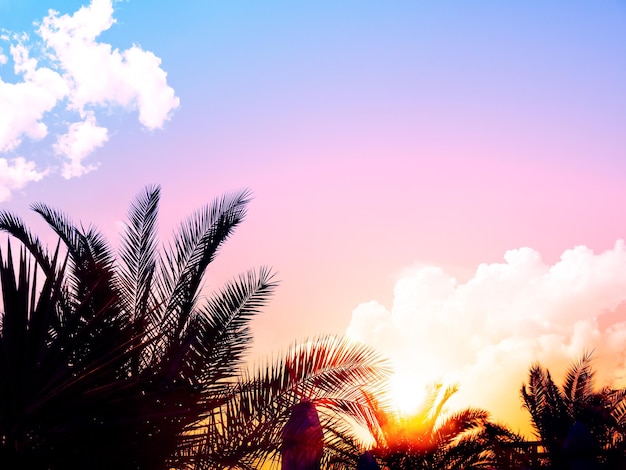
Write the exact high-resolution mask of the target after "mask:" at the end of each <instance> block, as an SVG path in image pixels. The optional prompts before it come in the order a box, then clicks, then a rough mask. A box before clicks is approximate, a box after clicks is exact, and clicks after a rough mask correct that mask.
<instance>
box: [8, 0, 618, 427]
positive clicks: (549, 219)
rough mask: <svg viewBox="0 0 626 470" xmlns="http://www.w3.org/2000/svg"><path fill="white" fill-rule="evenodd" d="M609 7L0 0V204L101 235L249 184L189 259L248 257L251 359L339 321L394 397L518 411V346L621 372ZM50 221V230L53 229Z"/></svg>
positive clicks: (219, 263)
mask: <svg viewBox="0 0 626 470" xmlns="http://www.w3.org/2000/svg"><path fill="white" fill-rule="evenodd" d="M625 131H626V3H624V2H623V1H618V0H606V1H603V2H597V1H594V0H575V1H565V0H562V1H557V0H551V1H545V0H542V1H539V0H525V1H523V2H522V1H511V2H499V1H487V0H471V1H460V0H442V1H438V2H429V1H425V0H410V1H408V0H398V1H394V2H381V1H371V0H359V1H357V0H346V1H344V2H334V1H326V0H322V1H316V2H288V1H275V0H268V1H265V2H256V1H240V0H234V1H231V2H215V1H212V2H193V1H189V0H181V1H178V2H151V3H150V5H149V6H148V4H147V3H146V2H141V1H138V0H128V1H114V2H111V0H92V1H91V3H87V1H86V0H85V1H80V0H77V1H60V0H59V1H57V0H47V1H29V0H0V209H1V210H10V211H13V212H16V213H18V214H19V215H21V216H22V217H24V218H25V219H26V220H27V221H28V222H29V223H31V224H32V225H33V227H35V228H36V229H37V230H43V229H44V228H43V226H42V225H41V223H40V222H39V221H38V220H37V219H36V218H35V217H34V216H33V215H32V214H30V213H29V212H30V211H29V206H30V205H31V204H32V203H34V202H39V201H43V202H46V203H47V204H49V205H51V206H53V207H57V208H59V209H62V210H63V211H65V212H67V213H68V214H70V215H71V216H72V218H73V219H74V220H76V221H82V222H84V223H94V224H95V225H97V226H98V227H100V228H101V230H102V231H103V232H104V233H105V234H107V236H108V237H109V238H110V239H111V241H112V243H113V244H115V243H116V241H117V239H118V236H119V231H120V227H121V221H122V220H123V219H124V217H125V214H126V211H127V208H128V204H129V203H130V201H131V200H132V199H133V198H134V196H135V195H136V194H137V193H138V192H139V191H140V190H141V188H143V187H144V186H145V185H147V184H152V183H156V184H160V185H161V187H162V191H163V194H162V206H161V222H160V227H161V234H162V239H163V241H166V240H167V239H168V237H169V235H170V233H171V231H172V229H173V228H174V227H175V226H176V224H177V223H178V222H179V221H180V220H182V219H183V218H184V217H185V216H186V215H187V214H190V213H191V212H192V211H193V210H195V209H196V208H197V207H199V206H201V205H203V204H205V203H207V202H210V201H211V200H213V198H215V197H217V196H219V195H220V194H222V193H224V192H228V191H233V190H239V189H243V188H249V189H250V190H251V191H252V192H253V194H254V200H253V201H252V202H251V204H250V206H249V214H248V217H247V219H246V221H245V223H244V224H243V225H242V226H241V227H240V228H239V229H238V230H237V233H236V234H235V236H234V237H233V238H232V239H230V240H229V242H228V243H227V244H226V245H225V246H224V247H223V249H222V251H221V253H220V256H219V257H218V259H217V260H216V262H215V265H214V267H213V270H212V271H211V272H210V273H209V275H208V277H207V289H211V288H217V287H219V285H220V284H221V283H222V282H224V280H226V279H229V278H231V277H233V276H235V275H237V274H238V273H239V272H242V271H245V270H247V269H248V268H250V267H255V266H261V265H270V266H272V267H273V268H274V269H275V271H276V272H277V273H278V277H279V279H280V280H281V285H280V287H279V289H278V291H277V293H276V295H275V297H274V298H273V300H272V301H271V303H270V304H269V305H268V307H267V308H266V309H265V310H264V311H263V313H262V314H261V315H259V317H258V318H257V319H255V320H254V323H253V328H254V333H255V343H254V348H253V355H252V357H253V358H257V357H263V356H265V355H267V354H270V353H277V352H278V351H280V350H284V349H285V348H286V347H287V346H288V345H289V344H291V343H292V342H294V341H296V340H303V339H306V338H310V337H313V336H316V335H319V334H324V333H336V334H347V335H348V336H350V337H352V338H354V339H356V340H360V341H364V342H366V343H367V344H370V345H371V346H373V347H375V348H377V349H378V350H379V351H380V352H381V353H382V354H384V355H386V356H388V357H390V359H391V360H392V362H393V363H394V365H395V367H396V369H397V376H396V378H395V379H394V380H395V381H396V382H397V383H398V384H404V385H402V386H401V387H400V388H403V390H404V391H407V390H410V391H411V393H409V396H408V397H404V399H405V400H408V404H406V405H405V406H407V407H408V408H410V407H411V404H412V403H413V404H414V403H416V401H417V400H418V399H419V397H420V396H421V394H422V392H420V390H423V387H424V385H427V384H429V383H432V382H434V381H436V380H442V381H444V382H457V383H459V385H460V391H459V393H457V395H456V397H455V399H454V400H455V401H454V402H453V403H452V405H453V406H458V407H461V406H479V407H483V408H486V409H488V410H490V411H491V412H492V414H493V416H494V418H496V419H497V420H500V421H503V422H506V423H509V424H511V425H512V426H513V427H514V428H515V427H519V428H520V429H523V428H524V427H525V426H526V427H527V424H524V422H527V421H528V418H527V416H526V415H525V414H524V411H523V410H522V409H521V402H520V398H519V389H520V387H521V384H522V383H523V381H524V380H525V379H526V377H527V372H528V369H529V367H530V365H531V364H532V363H533V362H534V361H539V362H541V364H543V365H544V366H546V367H549V368H550V370H551V371H553V372H554V374H553V375H554V376H555V378H556V379H557V382H558V381H560V379H561V378H562V374H563V371H564V370H565V368H566V367H567V366H568V365H569V364H570V363H572V361H575V360H577V359H578V358H580V357H581V355H582V354H583V353H584V352H585V351H590V350H593V351H594V356H595V361H596V362H595V365H596V370H597V371H598V384H599V385H604V384H619V383H626V355H625V351H626V348H625V345H626V303H625V301H626V248H625V246H624V242H623V241H622V239H624V237H626V211H624V208H623V206H624V201H626V150H625V149H626V145H625V144H626V132H625ZM50 240H51V241H52V240H53V239H52V238H50Z"/></svg>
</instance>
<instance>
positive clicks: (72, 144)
mask: <svg viewBox="0 0 626 470" xmlns="http://www.w3.org/2000/svg"><path fill="white" fill-rule="evenodd" d="M107 140H109V137H108V131H107V129H106V127H100V126H98V125H97V124H96V118H95V117H94V115H93V113H87V115H86V117H85V120H84V121H82V122H74V123H72V124H71V125H70V127H69V130H68V132H67V134H64V135H62V136H60V137H59V139H58V140H57V142H56V143H55V144H54V146H53V147H54V151H55V152H56V153H57V154H58V155H61V156H63V157H65V158H66V160H67V161H65V162H64V164H63V170H62V172H61V174H62V175H63V177H64V178H65V179H70V178H74V177H77V176H82V175H84V174H85V173H89V172H90V171H92V170H95V169H96V168H97V166H96V165H87V166H85V165H83V160H84V159H85V158H86V157H87V156H88V155H89V154H91V152H93V151H94V150H95V149H97V148H99V147H102V146H103V145H104V143H105V142H106V141H107Z"/></svg>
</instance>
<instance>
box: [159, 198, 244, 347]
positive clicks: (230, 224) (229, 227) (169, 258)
mask: <svg viewBox="0 0 626 470" xmlns="http://www.w3.org/2000/svg"><path fill="white" fill-rule="evenodd" d="M249 201H250V193H249V192H248V191H241V192H238V193H234V194H230V195H224V196H222V197H221V198H218V199H216V200H215V201H214V202H213V203H212V204H210V205H207V206H205V207H203V208H201V209H199V210H198V211H196V212H195V213H194V214H192V215H191V216H190V217H189V218H188V219H187V220H186V221H184V222H183V223H182V224H181V226H180V228H179V230H178V232H177V233H176V234H175V236H174V241H173V242H172V243H171V244H170V245H169V246H168V247H167V248H166V250H165V253H164V257H163V262H162V263H161V264H160V279H161V281H162V283H161V285H160V296H161V298H162V299H165V301H166V303H165V309H164V312H163V315H164V316H163V321H165V322H167V323H171V324H172V325H173V327H172V328H171V329H172V331H173V332H174V334H175V335H176V334H180V333H181V331H182V328H183V326H184V324H185V323H186V322H187V319H188V317H187V313H188V312H191V311H193V306H194V303H195V299H196V295H197V293H198V289H199V287H200V283H201V281H202V278H203V276H204V273H205V271H206V269H207V267H208V265H209V263H211V261H213V259H214V257H215V255H216V254H217V251H218V249H219V247H220V246H221V245H222V244H223V243H224V242H225V241H226V240H227V239H228V237H229V236H230V234H231V233H232V232H233V230H234V229H235V227H236V226H237V225H239V224H240V223H241V221H242V220H243V218H244V217H245V214H246V205H247V203H248V202H249Z"/></svg>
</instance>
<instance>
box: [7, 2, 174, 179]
mask: <svg viewBox="0 0 626 470" xmlns="http://www.w3.org/2000/svg"><path fill="white" fill-rule="evenodd" d="M113 13H114V11H113V4H112V2H111V0H92V1H91V3H90V4H89V5H88V6H83V7H81V8H80V9H79V10H78V11H76V12H75V13H74V14H72V15H68V14H63V15H61V14H60V13H58V12H55V11H52V10H51V11H50V12H49V14H48V16H46V17H45V18H43V20H42V21H41V23H40V24H39V27H38V28H37V31H36V33H37V35H38V36H39V37H40V38H41V40H42V42H41V41H40V43H39V44H37V43H32V42H31V41H30V38H29V37H28V35H27V34H25V33H21V34H13V35H8V34H6V33H3V34H2V35H1V36H0V40H2V41H7V42H9V43H10V58H9V57H7V56H6V55H4V54H3V50H2V49H0V65H3V64H6V63H8V61H9V59H12V61H13V63H14V67H13V68H14V71H15V74H16V75H17V76H18V78H19V81H17V82H16V83H8V82H5V81H3V80H2V78H1V77H0V109H1V110H2V112H1V113H0V154H2V153H9V152H14V151H16V150H17V149H18V148H19V146H20V145H21V144H22V142H23V140H24V138H29V139H32V140H35V141H37V140H41V139H43V138H45V137H46V136H48V134H49V133H50V129H54V130H55V131H56V129H59V128H60V129H62V128H63V127H64V126H68V127H67V128H66V129H65V131H63V130H61V132H60V135H58V136H57V139H56V143H55V144H53V150H54V152H55V153H56V154H58V155H62V156H64V157H65V158H66V161H65V162H64V164H63V166H62V168H61V169H60V172H61V174H62V175H63V176H64V177H65V178H72V177H77V176H81V175H84V174H85V173H87V172H89V171H91V170H93V169H94V168H95V167H96V166H95V165H92V164H87V165H85V164H84V161H85V159H86V158H87V157H88V156H89V155H90V154H91V152H92V151H93V150H95V149H96V148H98V147H101V146H102V145H103V144H104V143H105V142H106V141H107V140H108V129H106V128H104V127H102V126H99V125H97V124H96V113H97V111H98V110H99V109H101V108H105V109H106V110H107V111H111V110H112V109H114V108H122V109H125V110H130V111H137V112H138V119H139V122H140V123H141V124H142V125H143V126H144V127H146V128H147V129H151V130H152V129H158V128H161V127H163V125H164V123H165V121H167V120H168V119H170V117H171V114H172V112H173V111H174V110H175V109H176V108H177V107H178V106H179V99H178V97H176V95H175V92H174V89H173V88H172V87H170V86H169V85H168V84H167V73H166V72H165V71H164V70H163V69H162V68H161V59H160V58H158V57H157V56H156V55H154V54H153V53H152V52H150V51H144V50H143V49H142V48H141V47H140V46H138V45H132V46H131V47H130V48H128V49H125V50H122V51H120V50H119V49H113V48H112V46H111V45H110V44H107V43H103V42H98V41H97V38H98V36H99V35H100V34H101V33H102V32H103V31H106V30H108V29H109V28H110V27H111V26H112V25H113V24H114V23H115V19H114V18H113ZM38 50H42V51H43V54H39V55H38V56H37V57H36V58H35V57H33V55H35V51H38ZM42 64H43V65H42ZM52 111H55V113H54V114H52ZM68 115H69V116H71V115H74V117H73V118H72V117H69V118H68ZM76 115H78V116H79V117H80V119H81V122H73V123H72V124H69V125H68V124H66V122H67V121H69V122H72V121H75V117H76ZM52 125H54V126H52ZM42 154H45V152H43V153H42ZM16 161H17V160H16ZM55 171H59V170H55ZM39 179H41V178H39ZM30 181H37V179H31V180H30ZM4 188H5V189H4V190H9V191H10V189H7V188H10V185H8V186H4ZM4 190H3V191H4Z"/></svg>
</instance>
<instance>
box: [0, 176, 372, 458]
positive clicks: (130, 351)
mask: <svg viewBox="0 0 626 470" xmlns="http://www.w3.org/2000/svg"><path fill="white" fill-rule="evenodd" d="M249 196H250V195H249V193H248V192H247V191H243V192H237V193H233V194H229V195H225V196H223V197H221V198H218V199H216V200H215V201H213V203H211V204H209V205H207V206H205V207H203V208H201V209H199V210H198V211H196V212H195V213H194V214H192V215H191V216H190V217H189V218H187V219H186V220H185V221H184V222H183V223H182V224H181V225H180V228H179V229H178V231H176V232H175V234H174V238H173V241H172V242H171V243H169V244H167V245H165V246H163V248H162V251H159V247H158V242H157V235H156V234H157V230H158V223H157V216H158V207H159V200H160V189H159V188H158V187H155V186H153V187H148V188H146V189H145V191H143V192H142V193H141V194H140V195H139V196H138V197H137V198H136V200H135V201H134V202H133V204H132V205H131V208H130V210H129V213H128V222H127V224H126V229H125V232H124V234H123V238H122V241H121V245H120V251H119V258H116V256H115V255H114V253H113V251H112V250H111V248H110V247H109V246H108V244H107V242H106V240H105V239H104V237H103V236H102V235H101V234H100V233H99V232H98V231H97V230H96V229H95V228H94V227H91V226H90V227H87V228H85V227H83V226H77V225H75V224H74V223H72V221H71V220H70V219H69V217H67V216H66V215H65V214H63V213H62V212H59V211H57V210H54V209H51V208H49V207H48V206H46V205H44V204H36V205H34V206H33V209H34V211H35V212H36V213H38V214H39V215H40V216H42V217H43V219H44V220H45V221H46V222H47V223H48V225H49V226H50V227H51V228H52V229H53V230H54V232H55V233H56V234H57V235H58V237H59V243H58V244H57V246H56V248H55V249H54V250H52V251H49V250H48V249H47V248H45V247H44V246H43V245H42V243H41V242H40V240H39V239H38V238H37V237H36V236H35V235H33V234H32V233H31V232H30V231H29V230H28V228H27V227H26V225H25V224H24V222H23V221H22V220H21V219H20V218H19V217H17V216H16V215H14V214H12V213H9V212H0V230H3V231H5V232H7V233H8V234H9V235H10V236H12V237H14V238H15V239H17V240H18V241H19V242H20V243H21V249H20V250H19V253H14V252H13V251H12V244H11V240H9V241H8V243H7V247H6V251H3V252H2V251H0V282H1V284H2V302H3V312H2V317H1V319H2V323H1V327H0V466H2V467H3V468H33V469H38V468H46V469H48V468H49V469H57V468H63V469H73V468H77V469H78V468H81V469H87V468H94V469H97V468H102V469H105V468H107V469H108V468H117V469H125V468H128V469H130V468H133V469H136V468H154V469H158V468H172V467H180V468H182V467H186V466H192V465H196V466H200V467H202V468H203V467H207V466H210V465H211V462H210V461H208V460H207V457H209V456H212V457H215V458H214V461H215V462H220V463H219V464H218V465H220V466H224V465H222V464H221V463H222V462H224V461H226V460H227V458H228V448H226V449H225V450H224V451H223V452H221V453H220V452H219V451H214V452H212V453H206V452H204V451H202V447H201V446H200V445H199V443H203V445H204V446H205V447H207V446H213V448H214V449H215V443H216V441H214V440H213V439H217V437H218V436H219V435H220V433H223V434H227V435H228V436H230V437H235V436H236V435H237V434H236V433H237V432H244V431H245V432H247V430H243V429H236V427H235V426H234V425H233V424H232V423H231V421H229V419H230V418H232V415H229V413H228V410H235V409H243V408H244V407H243V405H241V403H243V402H244V401H245V400H252V402H250V403H248V404H247V406H248V408H249V409H250V411H251V412H256V413H257V416H251V417H250V419H251V420H253V421H254V420H257V421H258V422H259V423H262V422H263V420H264V419H265V418H264V417H263V416H265V415H264V414H263V413H261V410H262V407H261V406H260V405H259V404H258V403H254V400H260V398H261V397H260V396H257V395H255V394H262V393H266V392H263V391H262V389H263V386H264V385H263V384H257V382H255V380H256V379H253V380H249V379H247V378H242V377H241V376H240V374H239V373H240V370H241V367H242V365H243V361H244V359H245V353H246V351H247V348H248V346H249V345H250V341H251V331H250V327H249V326H250V321H251V319H252V318H253V316H254V315H255V314H257V313H258V312H259V311H260V309H261V308H262V307H263V305H265V303H266V302H267V300H268V299H269V297H270V295H271V294H272V292H273V290H274V288H275V286H276V281H275V279H274V275H273V274H272V272H271V271H270V270H269V269H267V268H260V269H258V270H251V271H249V272H247V273H245V274H243V275H240V276H239V277H238V278H236V279H234V280H232V281H230V282H228V283H227V284H226V285H225V286H224V287H223V288H222V289H220V290H218V291H216V292H215V293H214V294H212V295H211V296H209V297H204V296H201V295H200V293H201V290H202V287H203V278H204V274H205V272H206V270H207V268H208V266H209V264H210V263H211V262H212V261H213V259H214V257H215V255H216V254H217V252H218V250H219V248H220V247H221V246H222V244H223V243H224V242H225V241H226V240H227V239H228V238H229V236H230V235H231V233H232V232H233V230H234V229H235V228H236V227H237V226H238V225H239V224H240V223H241V221H242V220H243V218H244V216H245V213H246V206H247V203H248V201H249ZM161 253H162V254H161ZM325 344H326V343H324V341H322V343H321V346H322V349H323V346H324V345H325ZM326 345H327V346H328V344H326ZM345 349H346V348H344V350H345ZM348 349H349V348H348ZM338 350H341V347H340V348H338ZM362 357H363V358H364V359H367V358H368V357H369V356H362ZM309 359H310V358H309ZM348 362H349V361H348ZM332 363H333V361H332V360H331V361H328V363H327V366H329V367H331V368H332ZM336 363H337V364H338V365H340V364H341V360H338V361H336ZM314 370H316V369H315V368H313V369H310V370H309V369H307V371H306V372H310V373H311V374H314V372H313V371H314ZM272 371H274V370H273V369H272ZM351 374H352V375H351ZM347 375H348V376H352V377H353V378H354V379H355V380H357V379H365V381H366V382H367V381H373V380H375V379H376V378H377V377H380V376H381V369H380V368H379V367H378V366H372V367H370V368H368V367H365V366H364V367H362V368H359V367H356V366H355V367H354V369H353V371H352V372H348V373H347ZM329 376H330V377H333V376H332V374H330V373H329ZM293 377H295V376H293V375H292V374H291V373H289V374H287V375H285V372H284V371H283V375H282V376H281V375H280V374H278V373H277V374H276V377H274V378H275V379H276V380H278V381H279V383H278V384H275V383H274V382H272V385H274V386H275V389H272V390H271V392H267V393H274V394H277V393H279V392H278V389H279V388H280V386H281V385H284V386H286V387H287V386H289V384H291V383H296V382H297V383H301V384H303V386H304V384H307V383H309V382H307V380H308V378H307V377H305V376H304V375H302V376H301V377H298V378H296V379H294V378H293ZM320 377H324V375H323V374H320ZM311 380H312V381H313V382H314V381H315V380H314V379H312V378H311ZM353 383H355V382H354V381H353ZM265 385H267V384H265ZM316 386H318V389H319V390H325V387H330V388H332V387H335V388H336V389H337V390H339V389H341V387H339V386H338V383H337V382H333V383H332V385H319V384H316ZM316 390H317V389H316ZM281 403H282V402H281ZM294 405H295V400H292V401H291V402H285V403H282V405H281V406H285V407H287V408H288V407H289V406H292V407H293V406H294ZM350 406H352V408H350ZM237 407H239V408H237ZM355 407H356V408H355ZM346 408H347V409H348V408H349V409H348V411H350V410H354V409H356V410H360V409H361V408H359V406H358V404H356V405H346ZM270 414H271V413H270ZM280 416H283V415H282V414H281V415H280ZM247 435H248V436H250V434H247ZM258 439H261V437H258ZM233 442H242V439H241V438H239V441H237V440H236V439H235V440H234V441H233ZM272 442H273V441H272ZM247 445H251V446H252V447H255V443H254V442H253V441H248V444H247ZM256 447H259V449H260V448H261V447H262V446H259V445H256ZM270 453H271V452H270ZM253 454H254V456H261V457H260V458H263V455H264V454H263V452H262V450H259V451H258V452H257V453H253ZM241 455H244V456H246V455H249V453H242V454H241ZM242 458H243V457H242ZM207 462H208V463H207ZM244 463H245V462H244ZM205 464H206V465H205ZM237 465H238V463H237V462H233V465H232V466H237Z"/></svg>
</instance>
